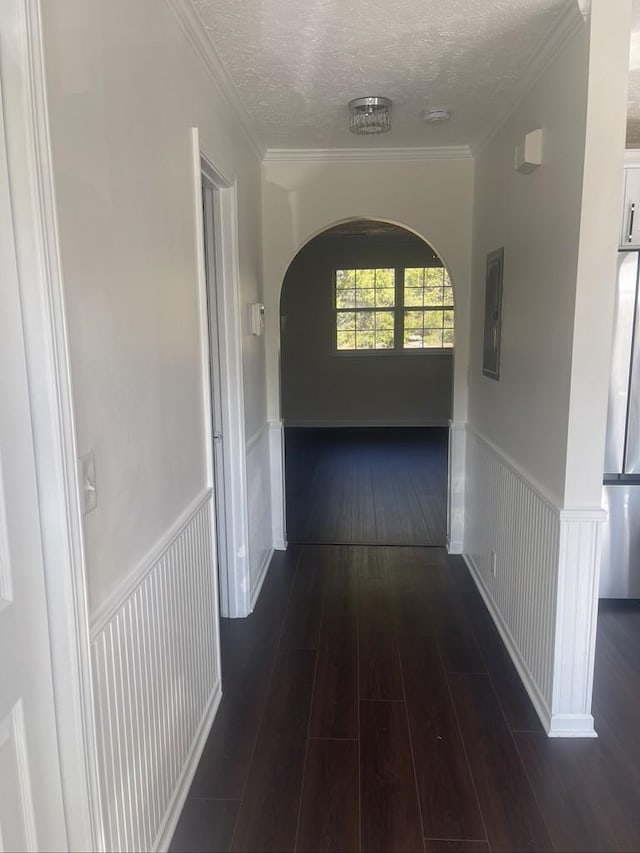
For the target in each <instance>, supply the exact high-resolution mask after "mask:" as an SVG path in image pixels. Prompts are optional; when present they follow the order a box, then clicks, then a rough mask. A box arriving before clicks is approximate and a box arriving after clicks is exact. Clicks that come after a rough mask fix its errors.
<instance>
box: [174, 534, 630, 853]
mask: <svg viewBox="0 0 640 853" xmlns="http://www.w3.org/2000/svg"><path fill="white" fill-rule="evenodd" d="M639 648H640V610H638V609H637V608H635V607H632V606H627V607H622V608H620V607H618V608H613V607H608V608H604V610H603V612H602V614H601V619H600V625H599V631H598V654H597V669H596V681H595V701H594V708H595V713H596V723H597V728H598V730H599V732H600V738H599V739H597V740H575V741H558V740H549V739H548V738H547V737H546V735H545V734H544V733H543V732H542V730H541V727H540V725H539V722H538V720H537V717H536V715H535V713H534V711H533V709H532V707H531V704H530V702H529V699H528V697H527V695H526V693H525V691H524V689H523V687H522V685H521V683H520V681H519V679H518V677H517V675H516V673H515V671H514V668H513V666H512V664H511V661H510V659H509V657H508V655H507V653H506V651H505V649H504V647H503V645H502V643H501V640H500V638H499V636H498V634H497V632H496V630H495V628H494V626H493V623H492V621H491V619H490V617H489V615H488V613H487V611H486V609H485V607H484V605H483V603H482V600H481V598H480V597H479V595H478V593H477V591H476V589H475V586H474V584H473V581H472V580H471V578H470V576H469V575H468V572H467V570H466V568H465V566H464V564H463V563H462V561H461V560H460V559H459V558H451V557H447V556H446V554H445V553H444V551H443V550H442V549H438V548H397V547H396V548H383V547H354V546H316V545H310V546H301V547H294V548H290V550H289V551H288V552H287V553H286V554H284V553H278V554H276V556H275V557H274V560H273V563H272V566H271V569H270V571H269V574H268V576H267V580H266V581H265V586H264V588H263V591H262V594H261V596H260V599H259V602H258V605H257V607H256V610H255V612H254V613H253V614H252V615H251V616H250V617H249V618H248V619H246V620H234V621H229V620H223V622H222V650H223V687H224V697H223V700H222V703H221V706H220V709H219V711H218V715H217V717H216V720H215V723H214V726H213V729H212V731H211V735H210V737H209V740H208V742H207V745H206V748H205V751H204V754H203V756H202V759H201V762H200V765H199V768H198V771H197V774H196V777H195V779H194V782H193V785H192V788H191V791H190V794H189V797H188V799H187V802H186V805H185V808H184V812H183V815H182V818H181V820H180V823H179V826H178V829H177V831H176V834H175V838H174V841H173V845H172V850H173V851H174V853H178V851H202V850H207V851H213V850H250V851H259V850H270V851H293V850H301V851H302V850H305V851H321V850H342V851H351V850H354V851H355V850H363V851H365V850H366V851H368V850H372V851H396V850H398V851H399V850H408V851H414V850H424V851H447V853H455V851H463V853H464V851H466V852H467V853H471V851H489V850H492V851H519V850H532V851H542V850H552V849H554V848H555V849H556V850H563V851H587V850H612V851H613V850H615V851H621V850H628V851H631V850H633V851H637V850H639V849H640V740H639V739H638V738H637V728H638V723H639V722H640V665H639V660H640V657H639V656H638V649H639Z"/></svg>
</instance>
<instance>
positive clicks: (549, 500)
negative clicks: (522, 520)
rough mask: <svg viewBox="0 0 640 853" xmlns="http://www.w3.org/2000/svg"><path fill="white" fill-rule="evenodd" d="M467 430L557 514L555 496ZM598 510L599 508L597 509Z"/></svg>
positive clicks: (478, 435) (492, 445)
mask: <svg viewBox="0 0 640 853" xmlns="http://www.w3.org/2000/svg"><path fill="white" fill-rule="evenodd" d="M467 430H468V431H470V432H471V433H472V434H473V435H474V437H475V438H476V439H477V440H478V441H479V442H480V443H481V444H484V445H485V446H486V447H488V448H489V450H490V451H491V452H492V453H493V454H494V455H495V456H497V457H498V459H499V460H500V462H502V464H503V465H506V467H507V468H510V469H511V471H512V472H513V473H514V474H515V475H516V477H519V478H520V479H521V480H524V481H525V483H526V484H527V486H528V488H530V489H531V491H533V492H534V493H535V495H536V497H538V498H540V500H541V501H543V502H544V503H545V504H546V505H547V506H548V507H549V508H550V509H552V510H553V511H554V512H555V513H557V512H559V509H558V507H559V506H560V505H561V501H560V500H559V499H558V498H556V496H555V495H554V494H553V493H552V492H549V491H547V489H545V488H544V486H541V485H540V483H538V481H537V480H536V479H535V478H534V477H532V476H531V474H529V472H528V471H526V470H525V469H524V468H522V467H521V466H520V465H518V463H517V462H514V461H513V459H511V457H509V456H507V455H506V453H503V451H502V450H500V449H499V448H498V447H497V446H496V445H495V444H494V443H493V442H492V441H490V440H489V439H488V438H486V437H485V436H484V435H482V433H480V432H478V430H477V429H475V428H474V427H473V426H471V424H467ZM599 508H600V507H599Z"/></svg>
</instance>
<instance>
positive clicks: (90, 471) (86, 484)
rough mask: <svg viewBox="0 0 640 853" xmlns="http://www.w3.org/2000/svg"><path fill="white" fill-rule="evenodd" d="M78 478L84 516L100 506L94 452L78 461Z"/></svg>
mask: <svg viewBox="0 0 640 853" xmlns="http://www.w3.org/2000/svg"><path fill="white" fill-rule="evenodd" d="M78 476H79V477H80V499H81V501H82V514H83V515H86V514H87V513H88V512H91V511H92V510H94V509H95V508H96V507H97V506H98V491H97V488H96V461H95V458H94V455H93V452H91V453H87V454H85V455H84V456H81V457H80V458H79V459H78Z"/></svg>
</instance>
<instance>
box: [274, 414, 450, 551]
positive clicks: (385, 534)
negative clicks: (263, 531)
mask: <svg viewBox="0 0 640 853" xmlns="http://www.w3.org/2000/svg"><path fill="white" fill-rule="evenodd" d="M447 432H448V431H447V430H446V429H441V428H433V427H431V428H427V429H408V428H396V429H382V428H373V429H291V428H287V429H286V430H285V459H286V466H285V470H286V487H287V488H286V492H287V536H288V539H289V542H292V543H303V542H304V543H310V542H313V543H324V544H362V545H427V546H428V545H444V544H445V535H446V495H447V441H448V435H447Z"/></svg>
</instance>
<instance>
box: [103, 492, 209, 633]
mask: <svg viewBox="0 0 640 853" xmlns="http://www.w3.org/2000/svg"><path fill="white" fill-rule="evenodd" d="M211 493H212V490H211V488H210V487H209V488H206V489H205V490H204V491H203V492H201V494H199V495H198V497H197V498H196V499H195V500H193V501H192V502H191V503H190V504H189V506H188V507H187V508H186V509H185V510H184V512H182V513H180V516H179V517H178V519H177V520H176V521H175V522H174V523H173V524H172V525H171V527H170V528H169V529H168V530H167V531H166V532H165V533H164V534H163V535H162V537H161V538H160V539H159V540H158V542H156V544H155V545H154V546H153V548H151V550H150V551H149V552H148V553H147V555H146V556H145V557H143V559H142V560H140V562H139V563H138V565H137V566H136V567H135V568H134V569H133V571H131V572H130V573H129V574H128V575H127V577H126V578H125V579H124V580H123V581H122V583H120V584H119V585H118V587H117V588H116V589H115V590H114V591H113V592H112V593H111V595H109V596H108V597H107V598H106V599H105V600H104V601H103V602H102V604H101V605H100V606H99V607H98V609H97V610H96V611H95V613H93V614H92V616H91V624H90V635H91V642H92V643H93V642H95V640H96V638H97V637H98V635H99V634H100V633H101V632H102V631H104V629H105V627H106V626H107V625H108V624H109V622H110V621H111V620H112V619H113V618H114V617H115V616H116V614H117V613H118V612H119V611H120V610H121V609H122V608H123V607H124V605H125V604H126V603H127V601H128V600H129V599H130V598H131V596H132V595H133V594H134V593H135V591H136V589H137V588H138V587H139V586H140V584H141V583H143V581H144V579H145V578H146V577H147V575H148V574H149V572H151V571H153V569H154V568H155V567H156V566H157V564H158V563H159V562H160V560H161V559H162V557H163V556H164V555H165V554H166V552H167V551H168V550H169V549H170V548H171V546H172V545H173V543H174V542H175V541H176V539H178V538H179V537H180V536H181V535H182V533H183V532H184V531H185V529H186V528H187V527H188V526H189V524H190V523H191V520H192V519H193V516H194V515H195V514H196V513H197V512H198V511H199V510H200V509H201V508H202V507H203V506H204V505H205V504H206V503H207V501H209V499H210V498H211ZM212 553H214V554H215V548H214V549H213V550H212Z"/></svg>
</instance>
